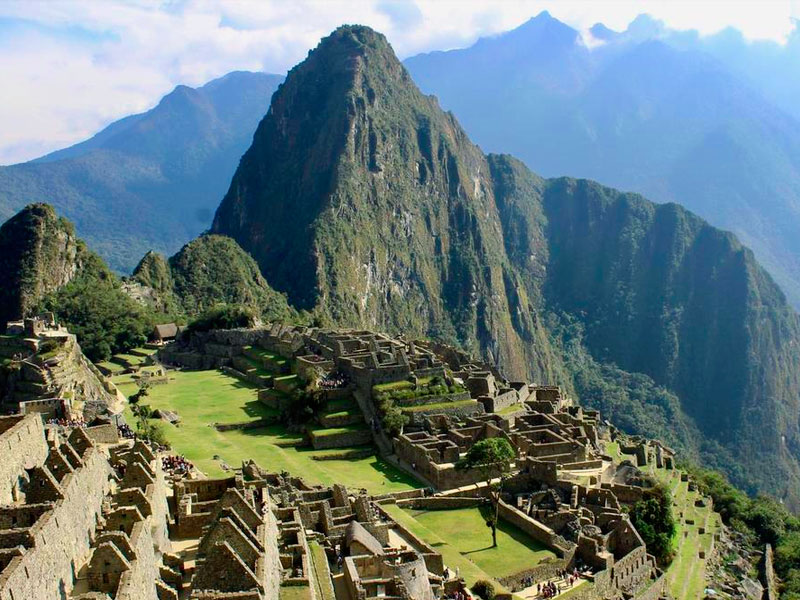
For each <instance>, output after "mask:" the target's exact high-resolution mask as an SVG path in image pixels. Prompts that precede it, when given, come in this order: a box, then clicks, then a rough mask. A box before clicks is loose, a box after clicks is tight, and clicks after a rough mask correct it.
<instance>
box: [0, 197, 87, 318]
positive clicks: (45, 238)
mask: <svg viewBox="0 0 800 600" xmlns="http://www.w3.org/2000/svg"><path fill="white" fill-rule="evenodd" d="M87 258H88V252H87V250H86V248H85V246H84V245H83V243H82V242H81V241H80V240H78V238H77V237H76V236H75V231H74V228H73V227H72V225H71V224H70V223H69V222H68V221H66V220H65V219H62V218H59V217H58V216H57V215H56V213H55V211H54V210H53V208H52V207H51V206H49V205H47V204H31V205H30V206H27V207H26V208H25V209H24V210H22V211H20V212H19V213H18V214H17V215H15V216H14V217H12V218H11V219H9V220H8V221H6V222H5V223H3V225H2V226H0V324H2V327H3V328H5V323H6V322H7V321H11V320H15V319H21V318H22V317H25V316H28V315H29V314H30V312H31V311H32V310H33V309H34V308H35V307H36V306H37V305H38V304H39V302H40V301H41V300H42V299H43V298H44V297H45V296H46V295H47V294H49V293H51V292H54V291H55V290H57V289H59V288H60V287H62V286H64V285H66V284H67V283H69V282H70V281H72V280H73V279H74V278H75V277H76V276H77V275H78V273H79V272H80V271H81V270H82V269H83V267H84V265H85V264H86V261H87Z"/></svg>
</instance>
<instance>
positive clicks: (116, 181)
mask: <svg viewBox="0 0 800 600" xmlns="http://www.w3.org/2000/svg"><path fill="white" fill-rule="evenodd" d="M280 80H281V77H279V76H277V75H266V74H263V73H245V72H234V73H230V74H228V75H226V76H225V77H223V78H221V79H217V80H214V81H212V82H210V83H208V84H206V85H204V86H202V87H199V88H196V89H193V88H189V87H186V86H178V87H177V88H175V90H174V91H173V92H172V93H170V94H168V95H167V96H165V97H164V98H162V100H161V102H160V103H159V104H158V105H157V106H156V107H155V108H153V109H152V110H150V111H148V112H146V113H142V114H139V115H133V116H130V117H126V118H125V119H122V120H120V121H117V122H116V123H113V124H111V125H109V126H108V127H107V128H106V129H104V130H103V131H101V132H100V133H98V134H97V135H96V136H94V137H93V138H91V139H90V140H87V141H86V142H83V143H80V144H76V145H75V146H72V147H70V148H67V149H65V150H60V151H58V152H54V153H52V154H49V155H47V156H45V157H42V158H40V159H38V160H35V161H31V162H28V163H23V164H19V165H12V166H8V167H0V220H5V219H7V218H10V217H11V216H12V215H13V214H14V213H16V212H17V211H18V210H20V209H21V208H23V207H24V206H26V205H27V204H29V203H31V202H47V203H50V204H52V205H53V206H54V207H55V208H56V210H58V212H59V214H61V215H63V216H65V217H66V218H68V219H70V220H71V221H72V222H73V223H75V226H76V230H77V232H78V234H79V235H80V236H81V237H82V238H83V239H85V240H86V241H87V242H88V243H89V244H90V246H91V247H92V248H93V249H94V250H95V251H97V252H98V253H99V254H100V255H101V256H102V257H103V258H104V259H105V260H106V261H107V262H108V264H109V265H110V266H111V267H112V268H113V269H115V270H117V271H122V272H130V271H131V270H132V269H133V267H134V266H135V265H136V262H137V260H138V259H139V258H140V257H141V256H142V255H143V254H144V253H145V252H146V251H147V250H149V249H153V248H154V249H156V250H158V251H161V252H166V253H169V254H171V253H173V252H176V251H177V250H178V249H179V248H180V247H181V245H182V244H184V243H186V242H187V241H188V240H190V239H191V238H193V237H194V236H196V235H198V234H199V233H200V232H201V231H203V230H205V229H206V228H207V227H208V224H209V222H210V221H211V217H212V215H213V211H214V209H215V208H216V206H217V204H218V203H219V199H220V197H222V195H223V194H224V192H225V189H226V188H227V186H228V184H229V183H230V177H231V175H232V174H233V172H234V170H235V169H236V165H237V164H238V161H239V157H240V156H241V155H242V153H243V152H244V151H245V149H246V148H247V146H248V144H249V143H250V141H251V139H252V135H253V131H254V130H255V127H256V125H257V123H258V120H259V119H260V118H261V116H262V115H263V114H264V112H265V111H266V110H267V107H268V106H269V101H270V97H271V95H272V92H273V91H274V90H275V88H276V87H277V85H278V83H279V82H280Z"/></svg>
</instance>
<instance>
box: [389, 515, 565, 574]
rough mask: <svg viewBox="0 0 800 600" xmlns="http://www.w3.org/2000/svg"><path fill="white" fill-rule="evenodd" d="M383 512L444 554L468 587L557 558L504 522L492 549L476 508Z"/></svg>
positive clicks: (450, 565) (489, 536) (450, 566)
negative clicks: (480, 580)
mask: <svg viewBox="0 0 800 600" xmlns="http://www.w3.org/2000/svg"><path fill="white" fill-rule="evenodd" d="M383 508H384V509H385V510H386V511H387V512H388V513H389V514H390V515H391V517H392V518H393V519H394V520H395V521H397V522H398V523H401V524H402V525H403V526H404V527H406V528H407V529H408V530H409V531H411V532H412V533H414V535H416V536H418V537H420V538H422V539H424V540H425V541H426V542H428V543H429V544H430V545H431V546H433V547H434V548H435V549H436V551H437V552H441V554H442V556H443V557H444V561H445V564H446V565H447V566H448V567H449V568H450V569H452V570H455V569H456V568H458V570H459V573H460V575H461V576H462V577H464V578H465V579H466V582H467V585H468V586H471V585H472V584H473V583H475V582H476V581H477V580H479V579H494V580H496V579H497V578H501V577H506V576H508V575H513V574H514V573H518V572H520V571H522V570H524V569H526V568H528V567H531V566H533V565H535V564H537V563H539V562H541V561H542V560H544V559H545V558H549V557H555V554H553V553H552V552H551V551H549V550H547V549H546V548H545V547H544V546H542V545H541V544H539V543H538V542H536V541H535V540H533V539H531V538H529V537H528V536H526V535H525V534H523V533H522V532H520V531H519V530H518V529H516V528H514V527H512V526H510V525H508V524H506V523H504V522H502V521H501V522H500V526H499V527H498V530H497V548H492V547H491V545H492V535H491V531H490V530H489V528H488V527H486V523H485V520H484V518H483V517H482V516H481V513H480V510H479V509H477V508H464V509H453V510H435V511H428V510H423V511H416V510H406V509H403V508H400V507H399V506H397V505H396V504H387V505H385V506H384V507H383ZM445 540H447V541H445ZM497 585H498V586H500V584H497ZM500 587H502V586H500Z"/></svg>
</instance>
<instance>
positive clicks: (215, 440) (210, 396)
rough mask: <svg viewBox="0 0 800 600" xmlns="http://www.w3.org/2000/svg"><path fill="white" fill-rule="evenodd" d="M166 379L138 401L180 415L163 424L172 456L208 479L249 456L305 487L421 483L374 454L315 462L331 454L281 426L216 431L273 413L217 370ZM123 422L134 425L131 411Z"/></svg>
mask: <svg viewBox="0 0 800 600" xmlns="http://www.w3.org/2000/svg"><path fill="white" fill-rule="evenodd" d="M169 378H170V382H169V383H168V384H164V385H154V386H152V387H151V388H150V393H149V395H148V396H147V398H146V399H145V400H144V401H143V402H145V403H146V404H148V405H149V406H150V407H151V408H152V409H157V408H161V409H166V410H172V411H175V412H177V413H178V415H180V417H181V423H180V424H179V425H178V426H172V425H168V424H167V423H164V425H163V427H164V430H165V432H166V434H167V439H168V440H169V442H170V444H171V445H172V449H173V452H175V453H177V454H183V455H184V456H186V458H188V459H189V460H191V461H192V462H193V463H194V464H195V465H196V466H197V468H199V469H200V470H201V471H203V472H204V473H205V474H206V475H208V476H209V477H220V476H223V475H225V471H224V470H223V468H222V462H224V463H226V464H227V465H228V466H230V467H239V466H241V462H242V460H247V459H251V458H252V459H253V460H255V461H256V462H257V463H258V464H259V465H260V466H261V467H263V468H264V469H267V470H270V471H284V470H285V471H289V472H290V473H291V474H293V475H297V476H300V477H304V478H305V479H307V480H308V481H309V483H319V484H323V485H331V484H333V483H343V484H345V485H347V486H352V487H355V488H366V489H367V490H369V491H370V492H371V493H373V494H380V493H387V492H394V491H401V490H407V489H412V488H415V487H419V485H420V484H418V483H417V482H416V481H415V480H414V479H412V478H411V477H410V476H409V475H406V474H405V473H403V472H402V471H399V470H398V469H396V468H395V467H394V466H392V465H391V464H389V463H387V462H385V461H384V460H383V459H382V458H380V457H378V456H376V455H371V456H368V457H365V458H356V459H338V460H324V461H321V460H314V456H318V455H330V454H331V453H332V451H330V450H311V449H309V448H305V447H298V446H296V444H299V443H301V442H302V440H303V436H302V434H300V433H293V432H289V431H287V429H286V428H285V427H284V426H282V425H270V426H267V427H261V428H257V429H247V430H233V431H225V432H220V431H217V430H216V429H215V428H214V427H213V424H214V423H237V422H242V421H248V420H256V419H259V418H261V417H265V416H269V415H274V414H275V413H274V411H273V410H272V409H270V408H268V407H266V406H264V405H263V404H262V403H261V402H259V401H258V395H257V390H256V389H255V387H253V386H251V385H249V384H247V383H245V382H243V381H240V380H238V379H235V378H233V377H229V376H228V375H225V374H223V373H221V372H219V371H170V372H169ZM113 381H114V382H115V383H116V384H117V385H118V387H119V388H120V390H121V391H122V393H123V394H126V395H130V394H132V393H133V392H135V391H136V385H135V384H134V383H133V381H132V379H131V378H130V376H129V375H122V376H117V377H114V378H113ZM126 418H127V419H128V421H129V422H130V423H131V424H133V423H134V419H133V417H132V415H131V414H130V412H127V414H126ZM214 456H219V458H220V459H221V460H215V459H214V458H213V457H214Z"/></svg>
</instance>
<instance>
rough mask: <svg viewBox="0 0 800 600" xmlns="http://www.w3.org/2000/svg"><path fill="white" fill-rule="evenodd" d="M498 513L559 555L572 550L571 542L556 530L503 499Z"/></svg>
mask: <svg viewBox="0 0 800 600" xmlns="http://www.w3.org/2000/svg"><path fill="white" fill-rule="evenodd" d="M498 513H499V515H500V518H501V519H504V520H505V521H508V522H509V523H511V524H512V525H514V526H515V527H517V528H518V529H520V530H521V531H524V532H525V533H526V534H528V535H529V536H530V537H532V538H533V539H535V540H536V541H537V542H540V543H542V544H544V545H545V546H547V547H548V548H549V549H550V550H552V551H553V552H555V553H556V554H558V555H559V556H562V557H563V556H564V555H565V554H566V553H567V552H569V551H570V550H571V547H570V544H569V542H567V541H566V540H565V539H564V538H562V537H561V536H559V535H558V534H556V532H555V531H553V530H552V529H550V528H549V527H547V526H546V525H544V524H543V523H540V522H539V521H537V520H535V519H532V518H531V517H529V516H528V515H526V514H525V513H523V512H521V511H519V510H517V509H516V508H514V507H513V506H511V505H510V504H507V503H505V502H503V501H502V500H501V501H500V507H499V511H498Z"/></svg>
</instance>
